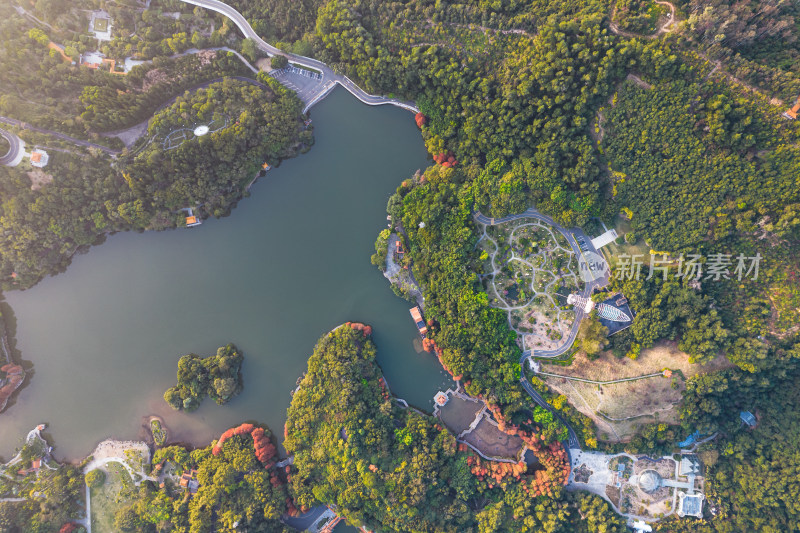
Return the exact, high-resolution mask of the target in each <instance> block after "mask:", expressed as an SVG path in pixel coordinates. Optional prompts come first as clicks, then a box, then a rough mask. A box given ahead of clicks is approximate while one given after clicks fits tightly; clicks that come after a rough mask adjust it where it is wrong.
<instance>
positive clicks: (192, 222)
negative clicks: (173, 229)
mask: <svg viewBox="0 0 800 533" xmlns="http://www.w3.org/2000/svg"><path fill="white" fill-rule="evenodd" d="M200 224H202V222H201V221H200V219H199V218H197V217H196V216H195V215H189V216H188V217H186V227H187V228H191V227H192V226H199V225H200Z"/></svg>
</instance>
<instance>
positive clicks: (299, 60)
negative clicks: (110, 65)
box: [181, 0, 419, 113]
mask: <svg viewBox="0 0 800 533" xmlns="http://www.w3.org/2000/svg"><path fill="white" fill-rule="evenodd" d="M181 1H182V2H185V3H187V4H191V5H195V6H199V7H203V8H206V9H210V10H212V11H216V12H217V13H220V14H222V15H224V16H226V17H228V18H229V19H230V20H231V21H232V22H233V23H234V24H235V25H236V27H237V28H239V31H241V32H242V34H243V35H244V36H245V37H246V38H248V39H252V40H253V42H254V43H255V44H256V46H257V47H258V48H259V49H261V50H262V51H263V52H265V53H266V54H267V55H269V56H270V57H272V56H275V55H282V56H286V57H287V58H288V59H289V61H291V62H292V63H294V64H296V65H299V66H301V67H306V68H309V69H313V70H317V71H319V72H321V73H322V80H321V81H322V83H321V89H320V92H319V94H317V96H315V97H314V98H312V99H311V100H310V101H309V102H308V103H307V104H306V107H305V109H304V110H303V111H304V112H305V111H308V110H309V109H310V108H311V107H312V106H313V105H314V104H316V103H317V102H319V101H320V100H322V99H323V98H325V96H327V95H328V93H330V91H332V90H333V88H334V87H335V86H336V85H341V86H342V87H344V88H345V89H346V90H347V91H348V92H349V93H350V94H352V95H353V96H355V97H356V98H358V99H359V100H360V101H361V102H363V103H365V104H367V105H387V104H388V105H394V106H397V107H401V108H403V109H406V110H408V111H411V112H412V113H418V112H419V109H418V108H417V106H415V105H414V104H413V103H411V102H403V101H401V100H396V99H394V98H388V97H386V96H376V95H372V94H369V93H367V92H366V91H364V90H363V89H362V88H361V87H359V86H358V85H356V84H355V83H353V81H352V80H351V79H350V78H348V77H347V76H344V75H342V74H337V73H336V72H334V71H333V69H331V68H330V67H329V66H328V65H326V64H325V63H323V62H322V61H318V60H316V59H311V58H310V57H305V56H300V55H296V54H290V53H287V52H284V51H283V50H280V49H279V48H276V47H274V46H272V45H271V44H269V43H268V42H266V41H265V40H263V39H262V38H261V37H260V36H259V35H258V34H257V33H256V32H255V30H254V29H253V28H252V26H250V23H249V22H247V19H245V18H244V16H243V15H242V14H241V13H239V12H238V11H236V9H234V8H232V7H231V6H229V5H228V4H226V3H224V2H220V1H219V0H181Z"/></svg>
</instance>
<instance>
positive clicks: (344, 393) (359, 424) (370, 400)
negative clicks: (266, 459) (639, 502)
mask: <svg viewBox="0 0 800 533" xmlns="http://www.w3.org/2000/svg"><path fill="white" fill-rule="evenodd" d="M370 334H371V329H370V328H369V327H368V326H367V327H363V326H362V325H361V324H345V325H344V326H341V327H339V328H337V329H335V330H333V331H332V332H330V333H329V334H327V335H325V336H324V337H323V338H322V339H320V340H319V342H318V343H317V346H316V348H315V349H314V354H313V355H312V356H311V358H310V359H309V362H308V372H307V374H306V375H305V377H304V378H303V379H302V381H301V382H300V386H299V388H298V389H297V391H296V392H295V393H294V395H293V397H292V404H291V407H290V408H289V412H288V421H287V423H286V431H285V437H286V439H285V441H284V446H285V447H286V450H287V452H289V453H291V454H293V455H294V468H295V473H294V474H293V476H292V482H291V489H292V491H293V493H294V497H295V501H296V502H297V505H298V506H301V507H310V506H312V505H315V504H318V503H325V504H328V505H334V506H335V507H336V509H337V510H338V511H339V512H340V513H341V514H342V515H343V516H345V517H346V518H347V520H348V521H349V522H350V523H351V524H356V525H364V526H366V527H367V528H368V529H371V530H379V531H429V532H433V531H439V532H453V533H456V532H458V533H469V532H472V533H478V532H480V533H489V532H491V531H517V532H533V531H547V532H552V533H555V532H564V533H566V532H588V531H592V532H595V531H596V532H599V531H607V532H622V531H624V525H623V523H622V521H621V520H620V519H619V518H618V517H616V516H615V515H614V514H613V512H611V511H610V508H609V507H608V506H607V504H605V503H604V502H602V500H600V499H598V498H596V497H594V496H590V495H570V494H567V493H565V492H564V491H563V486H562V485H563V483H564V482H565V481H566V478H565V477H562V473H563V468H564V466H565V465H564V463H563V462H562V461H563V455H562V454H563V450H562V449H561V444H560V443H555V444H554V445H552V446H545V445H541V444H540V443H539V442H538V439H537V438H536V436H535V433H531V434H530V435H532V437H531V436H528V439H527V440H526V443H528V444H529V446H530V447H531V448H532V449H533V450H534V451H535V453H536V455H537V457H538V458H539V460H540V462H541V469H538V470H536V471H533V472H528V471H527V469H526V467H525V466H524V463H522V464H520V465H518V464H516V463H515V464H513V466H512V465H509V464H508V463H496V462H493V461H486V460H484V459H481V458H479V457H478V456H476V455H475V454H474V453H473V452H470V451H468V448H467V447H466V445H464V444H459V443H458V442H457V441H456V438H455V436H453V435H452V434H451V433H449V432H448V431H447V429H445V428H444V427H443V426H442V425H441V424H439V423H438V421H437V420H436V419H434V418H433V417H431V416H429V415H425V414H423V413H421V412H419V411H417V410H415V409H413V408H408V407H404V406H402V405H401V404H400V403H398V402H397V401H396V399H395V398H394V397H393V396H392V395H391V393H390V391H389V390H388V388H387V386H386V382H385V380H384V379H383V376H382V374H381V371H380V368H379V367H378V365H377V364H376V362H375V356H376V348H375V345H374V344H373V342H372V340H371V338H370ZM567 468H568V467H567ZM582 515H583V516H587V515H588V516H591V519H590V520H588V521H583V520H581V516H582Z"/></svg>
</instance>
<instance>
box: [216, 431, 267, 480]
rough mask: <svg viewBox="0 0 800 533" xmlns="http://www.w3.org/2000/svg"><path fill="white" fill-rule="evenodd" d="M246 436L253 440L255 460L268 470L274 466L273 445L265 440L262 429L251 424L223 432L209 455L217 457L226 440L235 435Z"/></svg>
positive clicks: (264, 433)
mask: <svg viewBox="0 0 800 533" xmlns="http://www.w3.org/2000/svg"><path fill="white" fill-rule="evenodd" d="M247 434H249V435H250V436H251V437H252V439H253V451H254V453H255V455H256V459H258V460H259V462H260V463H261V464H263V465H264V468H266V469H270V468H272V467H273V466H275V461H274V458H275V455H276V453H277V450H276V449H275V445H274V444H272V442H271V441H270V440H269V438H267V435H266V432H265V431H264V428H261V427H256V426H254V425H253V424H242V425H241V426H238V427H235V428H230V429H228V430H227V431H225V432H224V433H223V434H222V435H220V437H219V440H218V441H217V443H216V444H215V445H214V447H213V448H212V449H211V453H212V454H214V455H219V454H220V453H222V445H223V444H224V443H225V441H226V440H228V439H229V438H231V437H233V436H235V435H247Z"/></svg>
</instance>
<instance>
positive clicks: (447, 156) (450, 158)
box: [433, 151, 458, 168]
mask: <svg viewBox="0 0 800 533" xmlns="http://www.w3.org/2000/svg"><path fill="white" fill-rule="evenodd" d="M433 160H434V161H436V162H437V163H439V164H440V165H442V166H443V167H445V168H453V167H454V166H456V165H457V164H458V161H456V156H455V155H453V152H450V151H447V152H442V153H441V154H436V155H435V156H433Z"/></svg>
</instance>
